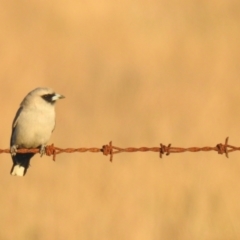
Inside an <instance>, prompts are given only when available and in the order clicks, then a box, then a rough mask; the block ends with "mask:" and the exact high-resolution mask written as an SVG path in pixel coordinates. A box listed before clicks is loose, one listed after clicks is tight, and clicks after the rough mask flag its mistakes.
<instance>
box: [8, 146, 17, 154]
mask: <svg viewBox="0 0 240 240" xmlns="http://www.w3.org/2000/svg"><path fill="white" fill-rule="evenodd" d="M17 148H18V145H12V146H11V147H10V153H11V154H12V156H15V155H16V154H17Z"/></svg>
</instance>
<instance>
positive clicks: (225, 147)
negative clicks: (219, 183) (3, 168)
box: [0, 137, 240, 162]
mask: <svg viewBox="0 0 240 240" xmlns="http://www.w3.org/2000/svg"><path fill="white" fill-rule="evenodd" d="M228 139H229V138H228V137H227V138H226V139H225V142H224V143H223V144H222V143H218V144H217V145H216V146H215V147H188V148H182V147H172V146H171V144H168V145H167V146H166V145H164V144H162V143H160V146H159V147H139V148H136V147H128V148H120V147H116V146H113V145H112V141H110V142H109V144H107V145H103V146H102V148H95V147H93V148H65V149H63V148H59V147H55V146H54V144H51V145H48V146H46V148H45V152H46V155H47V156H53V161H55V160H56V155H57V154H60V153H74V152H79V153H84V152H92V153H98V152H102V153H103V154H104V155H105V156H109V155H110V161H111V162H112V160H113V155H114V154H117V153H123V152H125V153H126V152H127V153H130V152H131V153H133V152H158V153H159V157H160V158H162V157H163V155H164V154H166V156H168V155H169V154H170V153H183V152H200V151H204V152H208V151H216V152H217V153H218V154H225V156H226V157H227V158H228V156H229V153H230V152H234V151H239V150H240V147H235V146H232V145H229V144H228ZM39 151H40V150H39V149H38V148H34V149H18V150H17V153H39ZM1 153H10V149H0V154H1Z"/></svg>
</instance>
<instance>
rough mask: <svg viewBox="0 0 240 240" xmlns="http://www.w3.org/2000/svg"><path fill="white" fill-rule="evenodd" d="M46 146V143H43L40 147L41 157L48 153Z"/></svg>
mask: <svg viewBox="0 0 240 240" xmlns="http://www.w3.org/2000/svg"><path fill="white" fill-rule="evenodd" d="M45 148H46V146H45V145H41V147H40V151H39V153H40V155H41V157H42V156H43V155H44V154H45V153H46V150H45Z"/></svg>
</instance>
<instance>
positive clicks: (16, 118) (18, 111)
mask: <svg viewBox="0 0 240 240" xmlns="http://www.w3.org/2000/svg"><path fill="white" fill-rule="evenodd" d="M22 110H23V107H20V108H19V109H18V110H17V113H16V116H15V118H14V119H13V123H12V135H11V140H10V146H12V137H13V132H14V129H15V128H16V126H17V122H18V118H19V116H20V114H21V112H22Z"/></svg>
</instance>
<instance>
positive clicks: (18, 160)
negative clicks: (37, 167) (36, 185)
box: [10, 153, 34, 177]
mask: <svg viewBox="0 0 240 240" xmlns="http://www.w3.org/2000/svg"><path fill="white" fill-rule="evenodd" d="M33 156H34V153H24V154H20V153H17V154H16V155H15V156H12V159H13V166H12V169H11V172H10V173H11V175H13V176H19V177H23V176H24V175H25V174H26V172H27V169H28V167H29V165H30V164H29V163H30V159H31V158H32V157H33Z"/></svg>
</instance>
